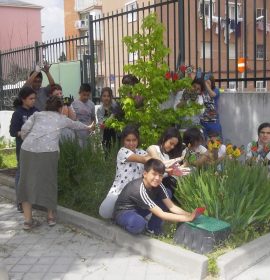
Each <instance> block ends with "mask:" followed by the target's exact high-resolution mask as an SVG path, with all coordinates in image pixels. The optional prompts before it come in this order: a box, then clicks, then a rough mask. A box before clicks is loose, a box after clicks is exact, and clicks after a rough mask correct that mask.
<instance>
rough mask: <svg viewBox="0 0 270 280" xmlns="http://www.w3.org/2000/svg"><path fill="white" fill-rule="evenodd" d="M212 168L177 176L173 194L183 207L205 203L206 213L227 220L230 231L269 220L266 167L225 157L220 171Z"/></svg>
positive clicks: (257, 225)
mask: <svg viewBox="0 0 270 280" xmlns="http://www.w3.org/2000/svg"><path fill="white" fill-rule="evenodd" d="M215 170H216V169H215V167H214V166H213V167H210V168H208V169H201V170H197V171H195V172H193V173H192V174H190V175H189V176H186V177H182V178H180V179H179V180H178V185H177V189H176V192H175V197H176V199H177V200H178V201H179V203H180V204H181V205H182V206H183V208H184V209H187V210H192V209H194V208H196V207H198V206H206V214H207V215H209V216H212V217H216V218H217V219H221V220H224V221H227V222H228V223H230V224H231V227H232V232H233V233H237V232H240V231H242V232H243V231H244V230H245V229H247V228H248V227H249V226H251V225H252V226H255V227H259V226H260V225H263V224H265V223H266V222H267V221H269V217H270V205H269V199H270V180H269V178H268V171H267V168H265V167H264V166H260V165H258V166H247V165H244V164H242V163H241V162H238V161H226V162H225V163H224V166H223V171H222V172H220V173H217V172H216V171H215ZM242 238H246V239H249V237H248V236H242Z"/></svg>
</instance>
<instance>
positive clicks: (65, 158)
mask: <svg viewBox="0 0 270 280" xmlns="http://www.w3.org/2000/svg"><path fill="white" fill-rule="evenodd" d="M116 153H117V151H116V148H114V149H112V151H111V152H110V153H109V154H108V155H107V156H106V158H105V155H104V152H103V149H102V146H101V144H100V139H99V137H98V134H96V136H93V137H91V139H90V141H89V142H88V143H87V145H86V147H84V148H82V147H80V146H79V144H78V142H77V141H76V140H65V141H63V142H62V143H61V144H60V159H59V167H58V186H59V191H58V195H59V203H60V204H61V205H63V206H66V207H68V208H71V209H74V210H77V211H79V212H82V213H85V214H88V215H91V216H94V217H98V209H99V205H100V204H101V202H102V200H103V199H104V198H105V196H106V194H107V192H108V190H109V189H110V187H111V185H112V182H113V179H114V175H115V162H116Z"/></svg>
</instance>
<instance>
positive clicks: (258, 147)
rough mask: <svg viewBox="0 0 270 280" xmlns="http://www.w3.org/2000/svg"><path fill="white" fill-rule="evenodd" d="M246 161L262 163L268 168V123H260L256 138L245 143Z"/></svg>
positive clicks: (269, 145)
mask: <svg viewBox="0 0 270 280" xmlns="http://www.w3.org/2000/svg"><path fill="white" fill-rule="evenodd" d="M246 160H247V163H249V164H252V163H264V164H266V165H268V166H269V170H270V123H268V122H265V123H261V124H260V125H259V127H258V140H257V141H252V142H251V143H249V144H248V145H247V152H246Z"/></svg>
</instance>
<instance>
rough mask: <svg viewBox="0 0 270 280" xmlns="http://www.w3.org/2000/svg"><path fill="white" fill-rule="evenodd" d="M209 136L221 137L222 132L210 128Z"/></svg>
mask: <svg viewBox="0 0 270 280" xmlns="http://www.w3.org/2000/svg"><path fill="white" fill-rule="evenodd" d="M208 137H220V133H219V132H218V131H216V130H210V131H209V132H208Z"/></svg>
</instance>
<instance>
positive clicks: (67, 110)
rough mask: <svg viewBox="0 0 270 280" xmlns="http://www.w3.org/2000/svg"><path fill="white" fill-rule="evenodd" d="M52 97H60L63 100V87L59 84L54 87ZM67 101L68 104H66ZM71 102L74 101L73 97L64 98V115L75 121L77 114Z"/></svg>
mask: <svg viewBox="0 0 270 280" xmlns="http://www.w3.org/2000/svg"><path fill="white" fill-rule="evenodd" d="M50 96H58V97H61V98H63V91H62V87H61V86H60V85H59V84H54V85H52V86H51V94H50ZM65 99H67V102H65ZM71 100H72V99H71V97H67V98H64V106H63V109H62V114H63V115H65V116H67V117H68V118H70V119H72V120H73V121H75V120H76V114H75V111H74V110H73V108H72V107H71Z"/></svg>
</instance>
